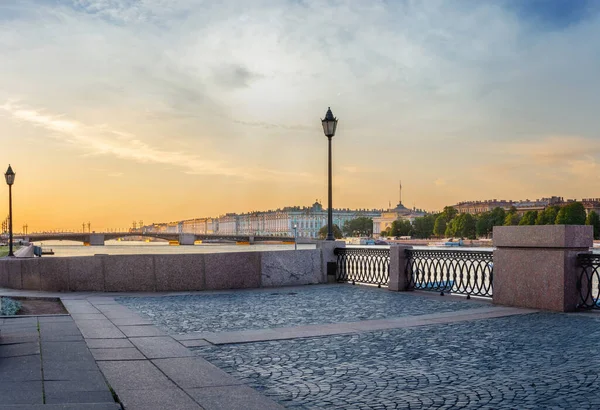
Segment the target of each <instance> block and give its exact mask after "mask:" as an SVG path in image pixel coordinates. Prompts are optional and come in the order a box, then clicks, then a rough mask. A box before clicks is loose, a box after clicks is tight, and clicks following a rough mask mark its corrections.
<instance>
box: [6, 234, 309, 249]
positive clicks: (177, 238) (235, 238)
mask: <svg viewBox="0 0 600 410" xmlns="http://www.w3.org/2000/svg"><path fill="white" fill-rule="evenodd" d="M131 236H141V237H146V238H157V239H164V240H167V241H169V242H177V243H178V244H179V245H194V244H195V243H196V241H211V242H212V241H214V242H235V243H239V242H242V243H249V244H254V243H257V242H294V237H293V236H270V235H220V234H194V233H158V232H100V233H96V232H91V233H85V232H79V233H72V232H63V233H32V234H28V235H15V236H14V238H13V240H23V241H27V242H40V241H49V240H55V241H76V242H83V244H84V245H91V246H102V245H104V242H105V241H108V240H110V239H118V238H125V237H131ZM297 241H298V243H313V241H312V240H311V239H309V238H297Z"/></svg>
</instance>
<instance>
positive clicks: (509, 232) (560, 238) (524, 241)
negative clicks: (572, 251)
mask: <svg viewBox="0 0 600 410" xmlns="http://www.w3.org/2000/svg"><path fill="white" fill-rule="evenodd" d="M493 237H494V240H493V243H494V246H496V247H512V248H586V249H587V248H591V247H592V246H593V243H594V234H593V227H592V226H584V225H533V226H494V235H493Z"/></svg>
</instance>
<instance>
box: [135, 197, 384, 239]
mask: <svg viewBox="0 0 600 410" xmlns="http://www.w3.org/2000/svg"><path fill="white" fill-rule="evenodd" d="M381 212H382V210H381V209H379V210H378V209H357V210H353V209H335V208H334V209H333V223H334V225H337V226H339V227H340V229H341V228H342V227H343V226H344V223H346V222H347V221H351V220H352V219H355V218H358V217H360V216H365V217H368V218H374V217H378V216H380V215H381ZM325 225H327V209H324V208H323V206H322V205H321V204H320V203H319V202H318V201H316V202H315V203H314V204H312V205H311V206H309V207H306V206H305V207H300V206H290V207H285V208H283V209H276V210H269V211H253V212H247V213H243V214H236V213H228V214H225V215H221V216H219V217H218V218H195V219H188V220H184V221H180V222H171V223H161V224H152V225H149V226H144V227H143V230H144V232H164V233H194V234H222V235H265V236H266V235H272V236H293V235H294V226H296V227H297V234H298V236H299V237H305V238H318V237H319V230H320V229H321V228H322V227H323V226H325Z"/></svg>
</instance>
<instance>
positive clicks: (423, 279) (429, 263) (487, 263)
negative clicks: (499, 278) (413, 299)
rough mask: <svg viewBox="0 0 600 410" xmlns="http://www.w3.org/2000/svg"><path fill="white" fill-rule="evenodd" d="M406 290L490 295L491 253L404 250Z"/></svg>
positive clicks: (491, 276) (491, 280)
mask: <svg viewBox="0 0 600 410" xmlns="http://www.w3.org/2000/svg"><path fill="white" fill-rule="evenodd" d="M405 252H406V273H407V275H408V277H409V288H410V289H419V290H432V291H437V292H440V293H441V294H442V295H443V294H444V292H451V293H459V294H463V295H467V296H487V297H491V296H492V285H493V277H494V272H493V267H494V264H493V259H492V256H493V252H492V251H455V250H417V249H407V250H406V251H405Z"/></svg>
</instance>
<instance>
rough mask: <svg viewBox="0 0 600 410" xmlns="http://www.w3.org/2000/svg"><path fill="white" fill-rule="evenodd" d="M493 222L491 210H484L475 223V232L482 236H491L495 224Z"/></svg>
mask: <svg viewBox="0 0 600 410" xmlns="http://www.w3.org/2000/svg"><path fill="white" fill-rule="evenodd" d="M500 209H502V208H500ZM493 223H494V220H493V219H492V213H491V212H484V213H482V214H481V215H479V218H477V222H476V223H475V233H476V234H477V236H478V237H480V238H481V237H483V236H485V237H489V235H490V233H491V232H492V228H493V226H494V225H493Z"/></svg>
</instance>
